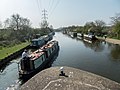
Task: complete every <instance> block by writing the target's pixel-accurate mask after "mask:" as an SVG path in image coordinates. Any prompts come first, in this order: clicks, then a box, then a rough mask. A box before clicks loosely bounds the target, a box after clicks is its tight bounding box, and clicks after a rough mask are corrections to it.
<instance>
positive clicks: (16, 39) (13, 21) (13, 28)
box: [0, 14, 52, 49]
mask: <svg viewBox="0 0 120 90" xmlns="http://www.w3.org/2000/svg"><path fill="white" fill-rule="evenodd" d="M50 30H52V28H49V27H46V28H43V27H42V28H32V27H31V21H30V20H29V19H28V18H24V17H21V16H20V15H19V14H13V15H12V16H11V17H10V18H7V19H6V20H5V21H4V23H2V22H0V49H2V48H3V47H9V46H14V45H15V44H19V43H22V42H26V41H30V40H31V39H33V38H35V37H36V34H39V35H40V36H41V35H45V34H47V33H49V32H50Z"/></svg>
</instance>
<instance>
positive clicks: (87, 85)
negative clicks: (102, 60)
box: [20, 66, 120, 90]
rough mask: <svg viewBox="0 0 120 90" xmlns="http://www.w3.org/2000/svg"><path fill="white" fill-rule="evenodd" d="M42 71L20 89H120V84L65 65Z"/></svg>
mask: <svg viewBox="0 0 120 90" xmlns="http://www.w3.org/2000/svg"><path fill="white" fill-rule="evenodd" d="M64 73H65V75H64V76H60V67H52V68H49V69H46V70H43V71H41V72H40V73H38V74H37V75H35V76H34V77H33V78H31V79H30V80H28V81H27V82H26V83H25V84H23V86H21V88H20V90H120V84H119V83H116V82H114V81H112V80H110V79H107V78H104V77H101V76H98V75H95V74H93V73H90V72H86V71H83V70H80V69H76V68H71V67H66V66H64Z"/></svg>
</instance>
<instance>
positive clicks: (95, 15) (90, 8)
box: [0, 0, 120, 28]
mask: <svg viewBox="0 0 120 90" xmlns="http://www.w3.org/2000/svg"><path fill="white" fill-rule="evenodd" d="M43 9H46V10H47V14H48V22H49V24H50V25H53V27H54V28H59V27H63V26H70V25H84V24H85V23H86V22H90V21H94V20H103V21H105V22H106V23H107V24H109V23H110V21H111V20H110V17H112V16H115V14H116V13H120V0H0V21H2V22H3V21H4V20H5V19H6V18H10V17H11V15H12V14H16V13H18V14H20V16H22V17H25V18H28V19H30V20H31V22H32V26H33V27H39V23H40V22H41V20H42V19H41V18H42V10H43Z"/></svg>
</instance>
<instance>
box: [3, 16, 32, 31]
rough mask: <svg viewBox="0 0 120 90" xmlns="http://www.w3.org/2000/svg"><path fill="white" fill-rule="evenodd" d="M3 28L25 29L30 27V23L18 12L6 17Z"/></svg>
mask: <svg viewBox="0 0 120 90" xmlns="http://www.w3.org/2000/svg"><path fill="white" fill-rule="evenodd" d="M4 24H5V25H4V27H5V28H10V29H12V30H17V31H18V30H25V29H27V28H30V26H31V23H30V20H29V19H27V18H23V17H21V16H20V15H19V14H13V15H12V16H11V18H7V19H6V20H5V22H4Z"/></svg>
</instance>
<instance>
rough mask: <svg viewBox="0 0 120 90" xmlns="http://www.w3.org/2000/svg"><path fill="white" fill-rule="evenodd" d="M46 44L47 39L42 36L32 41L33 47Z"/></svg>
mask: <svg viewBox="0 0 120 90" xmlns="http://www.w3.org/2000/svg"><path fill="white" fill-rule="evenodd" d="M44 44H45V40H44V38H43V37H41V38H38V39H33V40H32V41H31V47H37V48H38V47H41V46H43V45H44Z"/></svg>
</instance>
